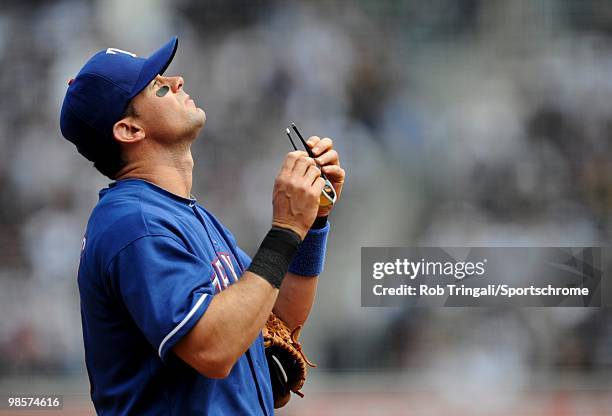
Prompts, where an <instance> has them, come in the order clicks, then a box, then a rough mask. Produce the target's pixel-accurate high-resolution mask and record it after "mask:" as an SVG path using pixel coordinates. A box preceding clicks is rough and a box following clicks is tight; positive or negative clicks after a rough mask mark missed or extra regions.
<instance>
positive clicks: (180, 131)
mask: <svg viewBox="0 0 612 416" xmlns="http://www.w3.org/2000/svg"><path fill="white" fill-rule="evenodd" d="M184 83H185V81H184V80H183V78H182V77H178V76H177V77H164V76H161V75H158V76H157V77H156V78H155V79H154V80H153V81H151V83H150V84H149V85H148V86H147V87H146V88H145V89H144V90H143V91H142V92H141V93H140V94H138V96H136V97H135V98H134V107H135V110H136V113H137V114H138V118H139V119H140V122H141V123H142V125H143V127H144V130H145V133H146V135H147V137H149V138H153V139H155V140H157V141H159V142H163V143H170V144H171V143H179V142H185V141H189V142H190V141H193V140H194V139H195V138H196V136H197V134H198V132H199V131H200V129H201V128H202V127H203V126H204V123H205V122H206V114H205V113H204V110H202V109H201V108H198V107H197V106H196V105H195V102H194V101H193V100H192V99H191V98H190V97H189V95H188V94H187V93H186V92H185V90H184V89H183V85H184Z"/></svg>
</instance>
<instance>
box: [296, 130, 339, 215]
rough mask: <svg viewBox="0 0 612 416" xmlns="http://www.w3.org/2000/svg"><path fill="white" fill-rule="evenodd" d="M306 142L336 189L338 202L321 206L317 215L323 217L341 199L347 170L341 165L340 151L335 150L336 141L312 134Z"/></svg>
mask: <svg viewBox="0 0 612 416" xmlns="http://www.w3.org/2000/svg"><path fill="white" fill-rule="evenodd" d="M306 143H307V144H308V147H310V149H311V150H312V153H314V155H315V156H316V159H315V161H316V162H317V164H318V165H319V166H321V170H322V171H323V173H324V174H325V176H327V179H329V181H330V182H331V184H332V186H333V187H334V189H335V190H336V203H335V204H334V205H328V206H326V207H319V211H318V212H317V217H323V216H326V215H329V213H330V212H331V211H332V209H334V206H336V204H337V203H338V200H339V199H340V194H342V187H343V186H344V178H345V172H344V169H342V167H340V158H339V157H338V152H336V150H334V142H333V141H332V139H330V138H329V137H324V138H323V139H321V138H319V137H317V136H312V137H309V138H308V140H307V141H306Z"/></svg>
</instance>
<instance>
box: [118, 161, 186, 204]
mask: <svg viewBox="0 0 612 416" xmlns="http://www.w3.org/2000/svg"><path fill="white" fill-rule="evenodd" d="M128 178H139V179H144V180H145V181H148V182H151V183H153V184H155V185H157V186H159V187H160V188H163V189H165V190H166V191H168V192H172V193H173V194H175V195H179V196H181V197H183V198H189V197H190V196H191V185H192V179H193V158H192V156H191V151H187V152H185V153H183V154H181V155H171V156H170V155H168V154H158V155H157V156H156V157H154V158H147V159H146V160H140V161H135V162H132V163H128V165H127V166H126V167H125V168H123V169H122V170H121V171H120V172H119V175H117V177H116V179H117V180H121V179H128Z"/></svg>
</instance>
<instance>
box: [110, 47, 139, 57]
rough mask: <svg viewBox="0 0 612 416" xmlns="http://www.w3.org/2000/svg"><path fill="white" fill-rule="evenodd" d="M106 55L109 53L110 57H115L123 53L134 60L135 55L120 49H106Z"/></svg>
mask: <svg viewBox="0 0 612 416" xmlns="http://www.w3.org/2000/svg"><path fill="white" fill-rule="evenodd" d="M106 53H110V54H111V55H116V54H118V53H124V54H126V55H130V56H131V57H132V58H136V54H135V53H132V52H128V51H124V50H122V49H117V48H108V49H107V50H106Z"/></svg>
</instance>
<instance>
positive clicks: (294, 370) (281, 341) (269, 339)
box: [263, 313, 316, 409]
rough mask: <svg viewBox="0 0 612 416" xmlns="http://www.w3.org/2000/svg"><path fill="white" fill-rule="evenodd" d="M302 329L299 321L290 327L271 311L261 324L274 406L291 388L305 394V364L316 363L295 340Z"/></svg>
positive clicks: (284, 401) (286, 398) (280, 404)
mask: <svg viewBox="0 0 612 416" xmlns="http://www.w3.org/2000/svg"><path fill="white" fill-rule="evenodd" d="M301 330H302V326H301V325H300V326H298V327H297V328H295V329H294V330H293V331H291V330H290V329H289V327H288V326H287V324H285V322H283V321H282V320H281V319H280V318H278V317H277V316H276V315H275V314H274V313H271V314H270V317H269V318H268V321H267V322H266V326H265V327H264V328H263V338H264V347H265V349H266V358H267V359H268V368H269V369H270V379H271V381H272V392H273V393H274V408H275V409H278V408H279V407H283V406H284V405H286V404H287V402H288V401H289V399H290V398H291V392H294V393H295V394H297V395H298V396H300V397H304V394H303V393H302V392H301V391H300V389H301V388H302V386H303V385H304V382H305V381H306V376H307V375H308V371H307V367H306V366H307V365H308V366H310V367H316V365H315V364H313V363H311V362H310V361H308V358H306V356H305V355H304V352H302V346H301V345H300V343H299V342H298V337H299V335H300V331H301Z"/></svg>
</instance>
